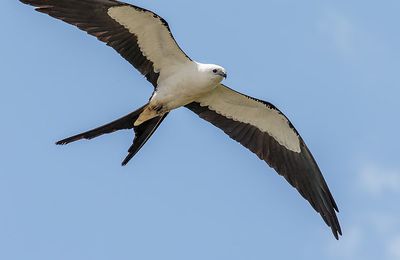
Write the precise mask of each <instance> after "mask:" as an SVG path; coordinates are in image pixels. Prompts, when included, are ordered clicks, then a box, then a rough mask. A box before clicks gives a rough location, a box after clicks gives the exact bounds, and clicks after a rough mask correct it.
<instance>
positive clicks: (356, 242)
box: [328, 227, 364, 260]
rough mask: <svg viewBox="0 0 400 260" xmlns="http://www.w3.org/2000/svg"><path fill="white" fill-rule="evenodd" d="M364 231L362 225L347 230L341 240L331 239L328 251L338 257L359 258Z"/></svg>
mask: <svg viewBox="0 0 400 260" xmlns="http://www.w3.org/2000/svg"><path fill="white" fill-rule="evenodd" d="M363 236H364V234H363V231H362V229H361V228H360V227H352V228H350V229H347V230H346V235H345V236H343V237H341V238H340V240H339V241H334V240H330V242H329V245H328V253H329V255H330V256H333V257H334V258H336V259H343V260H345V259H349V260H350V259H357V256H358V255H359V253H360V249H361V248H362V242H363Z"/></svg>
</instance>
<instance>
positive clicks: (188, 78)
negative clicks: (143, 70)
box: [151, 62, 219, 110]
mask: <svg viewBox="0 0 400 260" xmlns="http://www.w3.org/2000/svg"><path fill="white" fill-rule="evenodd" d="M201 66H202V64H200V63H196V62H188V63H186V64H184V65H182V66H180V67H179V68H177V70H176V72H175V73H173V74H170V75H163V76H162V77H160V79H159V81H158V87H157V90H156V92H155V93H154V95H153V97H152V99H151V103H153V102H154V103H157V104H162V105H163V106H164V107H166V108H167V109H168V110H172V109H175V108H178V107H181V106H184V105H187V104H189V103H191V102H193V101H194V100H196V99H198V98H199V97H201V96H203V95H205V94H207V93H209V92H210V91H212V90H213V89H215V88H216V87H217V85H218V84H219V82H215V81H210V78H209V74H208V73H207V72H206V71H204V70H202V69H201Z"/></svg>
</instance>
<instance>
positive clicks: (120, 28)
mask: <svg viewBox="0 0 400 260" xmlns="http://www.w3.org/2000/svg"><path fill="white" fill-rule="evenodd" d="M20 1H21V2H22V3H25V4H29V5H32V6H35V7H37V8H36V10H37V11H39V12H42V13H46V14H48V15H50V16H52V17H55V18H57V19H60V20H62V21H64V22H67V23H69V24H72V25H75V26H76V27H78V28H79V29H81V30H83V31H86V32H87V33H88V34H91V35H93V36H95V37H97V38H98V39H99V40H100V41H103V42H105V43H106V44H107V45H109V46H111V47H112V48H114V49H115V50H116V51H117V52H118V53H119V54H120V55H121V56H122V57H123V58H125V59H126V60H127V61H128V62H129V63H131V64H132V65H133V66H134V67H135V68H136V69H137V70H139V72H140V73H142V74H143V75H144V76H145V77H146V78H147V79H148V80H149V81H150V82H151V83H152V84H153V86H154V87H157V81H158V78H159V76H160V75H161V76H162V75H163V73H165V74H168V73H169V70H173V69H174V67H175V66H179V65H181V64H184V63H186V62H188V61H190V58H189V57H188V56H187V55H186V54H185V53H184V52H183V51H182V50H181V48H180V47H179V46H178V44H177V43H176V41H175V39H174V37H173V36H172V33H171V30H170V28H169V26H168V23H167V22H166V21H165V20H164V19H163V18H162V17H160V16H158V15H157V14H155V13H153V12H151V11H149V10H146V9H143V8H140V7H137V6H134V5H130V4H126V3H122V2H119V1H115V0H20Z"/></svg>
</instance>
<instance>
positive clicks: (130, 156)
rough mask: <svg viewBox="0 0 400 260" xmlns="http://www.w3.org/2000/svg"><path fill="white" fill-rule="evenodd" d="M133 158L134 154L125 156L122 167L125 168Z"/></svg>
mask: <svg viewBox="0 0 400 260" xmlns="http://www.w3.org/2000/svg"><path fill="white" fill-rule="evenodd" d="M133 156H135V154H132V153H129V154H128V156H126V158H125V159H124V160H123V161H122V163H121V165H122V167H125V166H127V165H128V163H129V162H130V161H131V160H132V158H133Z"/></svg>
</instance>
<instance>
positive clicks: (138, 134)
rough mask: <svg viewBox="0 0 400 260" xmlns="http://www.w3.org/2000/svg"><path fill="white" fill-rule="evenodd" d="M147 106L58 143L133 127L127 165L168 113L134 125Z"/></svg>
mask: <svg viewBox="0 0 400 260" xmlns="http://www.w3.org/2000/svg"><path fill="white" fill-rule="evenodd" d="M146 107H147V105H145V106H143V107H141V108H139V109H138V110H136V111H134V112H132V113H130V114H128V115H126V116H124V117H121V118H120V119H117V120H115V121H113V122H111V123H109V124H106V125H103V126H100V127H98V128H95V129H93V130H90V131H88V132H84V133H81V134H78V135H74V136H71V137H69V138H66V139H63V140H61V141H58V142H57V143H56V144H57V145H66V144H69V143H72V142H75V141H79V140H82V139H87V140H90V139H93V138H96V137H98V136H101V135H104V134H109V133H113V132H115V131H118V130H123V129H132V128H133V129H134V131H135V138H134V140H133V144H132V146H131V147H130V148H129V150H128V156H127V157H126V158H125V160H124V161H123V162H122V165H123V166H125V165H127V164H128V162H129V161H130V160H131V159H132V158H133V157H134V156H135V155H136V154H137V153H138V152H139V150H140V149H141V148H142V147H143V145H145V144H146V142H147V141H148V140H149V138H150V137H151V136H152V135H153V134H154V132H155V131H156V130H157V128H158V127H159V126H160V124H161V123H162V122H163V121H164V119H165V118H166V117H167V115H168V113H166V114H164V115H162V116H158V117H154V118H152V119H150V120H148V121H146V122H143V123H142V124H140V125H138V126H134V123H135V121H136V120H137V119H138V118H139V116H140V115H141V113H142V112H143V111H144V110H145V109H146Z"/></svg>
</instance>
